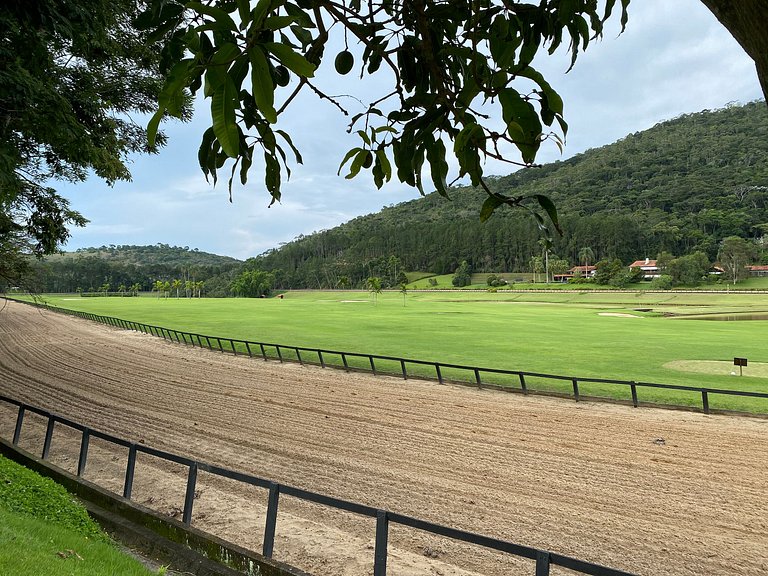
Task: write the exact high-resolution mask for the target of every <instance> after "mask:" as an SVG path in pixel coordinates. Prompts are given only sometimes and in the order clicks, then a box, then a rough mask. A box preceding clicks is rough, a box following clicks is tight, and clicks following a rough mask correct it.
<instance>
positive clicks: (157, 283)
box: [152, 280, 165, 298]
mask: <svg viewBox="0 0 768 576" xmlns="http://www.w3.org/2000/svg"><path fill="white" fill-rule="evenodd" d="M164 286H165V285H164V284H163V281H162V280H155V283H154V285H153V286H152V290H155V291H156V292H157V297H158V298H160V293H161V292H163V291H164Z"/></svg>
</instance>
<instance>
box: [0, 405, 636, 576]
mask: <svg viewBox="0 0 768 576" xmlns="http://www.w3.org/2000/svg"><path fill="white" fill-rule="evenodd" d="M0 401H2V402H5V403H7V404H11V405H13V406H16V407H18V413H17V416H16V425H15V428H14V432H13V439H12V442H13V445H14V446H18V443H19V440H20V439H21V433H22V428H23V426H24V417H25V415H26V413H27V412H30V413H34V414H38V415H39V416H42V417H43V418H46V419H47V426H46V431H45V439H44V441H43V447H42V458H43V459H47V458H48V456H49V453H50V449H51V442H52V440H53V434H54V430H55V427H56V425H57V424H59V425H63V426H67V427H69V428H71V429H74V430H78V431H80V432H81V440H80V453H79V457H78V462H77V476H82V475H83V474H84V472H85V469H86V465H87V463H88V447H89V443H90V440H91V438H99V439H101V440H104V441H106V442H110V443H112V444H115V445H117V446H122V447H123V448H127V449H128V458H127V464H126V468H125V480H124V482H123V493H122V496H123V497H124V498H127V499H129V500H130V499H131V493H132V489H133V481H134V473H135V469H136V455H137V454H138V453H139V452H141V453H144V454H148V455H150V456H154V457H156V458H160V459H162V460H166V461H168V462H174V463H176V464H181V465H182V466H186V467H188V470H189V471H188V474H187V483H186V491H185V496H184V508H183V512H182V521H183V522H184V523H185V524H187V525H189V524H191V522H192V510H193V505H194V499H195V489H196V484H197V474H198V472H200V471H204V472H208V473H210V474H213V475H216V476H221V477H224V478H229V479H232V480H236V481H238V482H243V483H245V484H250V485H252V486H258V487H260V488H266V489H267V490H269V494H268V496H267V514H266V522H265V528H264V541H263V544H262V554H263V555H264V556H265V557H267V558H272V551H273V547H274V541H275V527H276V525H277V514H278V504H279V501H280V495H281V494H283V495H286V496H292V497H295V498H298V499H300V500H305V501H307V502H313V503H315V504H320V505H321V506H327V507H329V508H334V509H337V510H343V511H345V512H351V513H353V514H358V515H361V516H365V517H368V518H375V519H376V533H375V546H374V553H373V574H374V576H386V573H387V551H388V544H387V542H388V535H389V526H390V524H400V525H403V526H409V527H411V528H415V529H417V530H422V531H424V532H429V533H431V534H436V535H439V536H444V537H447V538H451V539H453V540H458V541H460V542H466V543H469V544H473V545H477V546H480V547H483V548H488V549H490V550H496V551H499V552H503V553H506V554H511V555H514V556H519V557H522V558H527V559H530V560H533V561H534V562H535V572H534V574H535V576H548V575H549V574H550V567H551V566H562V567H565V568H568V569H570V570H573V571H575V572H577V573H580V574H591V575H592V576H633V575H632V574H631V573H630V572H624V571H622V570H615V569H613V568H607V567H605V566H600V565H598V564H593V563H591V562H585V561H583V560H578V559H576V558H571V557H569V556H563V555H561V554H557V553H555V552H550V551H548V550H539V549H537V548H532V547H530V546H524V545H521V544H514V543H512V542H507V541H505V540H499V539H497V538H491V537H489V536H483V535H481V534H476V533H473V532H467V531H465V530H458V529H456V528H450V527H448V526H442V525H440V524H435V523H433V522H427V521H425V520H419V519H418V518H413V517H411V516H405V515H403V514H398V513H396V512H390V511H388V510H381V509H377V508H373V507H371V506H365V505H363V504H357V503H355V502H350V501H348V500H341V499H339V498H334V497H332V496H325V495H323V494H317V493H315V492H310V491H308V490H304V489H302V488H296V487H293V486H287V485H285V484H279V483H277V482H272V481H270V480H266V479H264V478H259V477H258V476H253V475H251V474H246V473H243V472H236V471H234V470H229V469H227V468H222V467H220V466H214V465H212V464H207V463H205V462H199V461H197V460H192V459H190V458H187V457H184V456H179V455H177V454H172V453H170V452H165V451H163V450H157V449H155V448H151V447H149V446H146V445H143V444H135V443H133V442H129V441H128V440H124V439H122V438H118V437H116V436H112V435H111V434H106V433H104V432H100V431H98V430H93V429H91V428H89V427H87V426H84V425H82V424H79V423H77V422H74V421H72V420H69V419H68V418H65V417H63V416H58V415H56V414H52V413H50V412H48V411H46V410H43V409H41V408H37V407H34V406H30V405H28V404H24V403H23V402H19V401H17V400H14V399H12V398H8V397H6V396H0Z"/></svg>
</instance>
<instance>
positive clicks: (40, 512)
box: [0, 456, 109, 541]
mask: <svg viewBox="0 0 768 576" xmlns="http://www.w3.org/2000/svg"><path fill="white" fill-rule="evenodd" d="M0 506H2V507H3V508H5V509H7V510H9V511H11V512H15V513H17V514H24V515H27V516H32V517H34V518H38V519H40V520H44V521H46V522H51V523H54V524H57V525H59V526H62V527H63V528H68V529H70V530H72V531H75V532H77V533H78V534H81V535H83V536H87V537H89V538H93V539H98V540H104V541H108V540H109V538H108V537H107V535H106V534H104V532H102V531H101V529H100V528H99V526H98V524H96V522H94V521H93V520H92V519H91V517H90V516H88V513H87V512H86V511H85V508H84V507H83V506H82V505H81V504H79V503H78V502H77V501H76V500H75V499H74V497H73V496H72V495H71V494H70V493H69V492H67V491H66V490H65V489H64V487H63V486H60V485H59V484H56V483H55V482H54V481H53V480H51V479H50V478H45V477H43V476H40V475H39V474H37V473H36V472H33V471H32V470H29V469H27V468H24V467H23V466H21V465H19V464H17V463H15V462H13V461H12V460H9V459H8V458H5V457H3V456H0Z"/></svg>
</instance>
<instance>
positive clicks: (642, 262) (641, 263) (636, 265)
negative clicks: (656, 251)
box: [629, 260, 656, 268]
mask: <svg viewBox="0 0 768 576" xmlns="http://www.w3.org/2000/svg"><path fill="white" fill-rule="evenodd" d="M646 266H650V267H653V268H656V260H648V261H647V262H646V261H645V260H635V261H634V262H632V264H630V265H629V267H630V268H644V267H646Z"/></svg>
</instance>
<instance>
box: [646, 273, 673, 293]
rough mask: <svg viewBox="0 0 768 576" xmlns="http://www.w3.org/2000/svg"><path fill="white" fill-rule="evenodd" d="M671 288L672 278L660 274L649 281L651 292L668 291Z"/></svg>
mask: <svg viewBox="0 0 768 576" xmlns="http://www.w3.org/2000/svg"><path fill="white" fill-rule="evenodd" d="M671 288H672V276H670V275H669V274H662V275H661V276H657V277H656V278H654V279H653V280H651V290H670V289H671Z"/></svg>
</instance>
